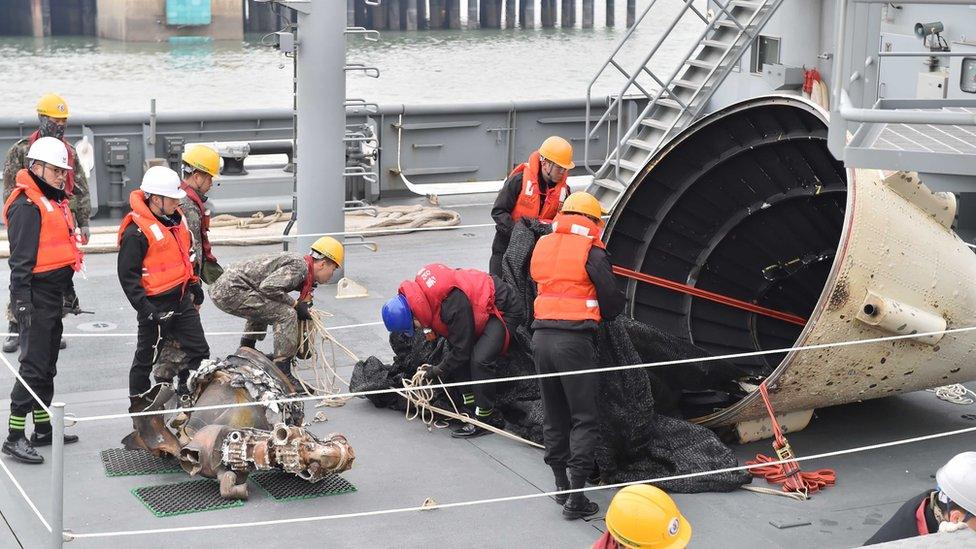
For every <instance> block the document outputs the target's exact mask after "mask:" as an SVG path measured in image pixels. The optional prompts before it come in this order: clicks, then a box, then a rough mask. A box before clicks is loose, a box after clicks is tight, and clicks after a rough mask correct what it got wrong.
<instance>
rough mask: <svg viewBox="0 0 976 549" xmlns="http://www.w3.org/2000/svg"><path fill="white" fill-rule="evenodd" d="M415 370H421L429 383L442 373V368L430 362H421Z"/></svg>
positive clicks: (434, 381)
mask: <svg viewBox="0 0 976 549" xmlns="http://www.w3.org/2000/svg"><path fill="white" fill-rule="evenodd" d="M417 371H419V372H423V374H424V379H426V380H427V381H430V382H431V383H436V382H437V378H438V377H440V376H441V375H443V374H444V370H442V369H441V368H439V367H437V366H431V365H430V364H422V365H421V366H420V368H417Z"/></svg>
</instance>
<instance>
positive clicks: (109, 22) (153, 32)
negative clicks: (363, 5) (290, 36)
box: [34, 0, 345, 42]
mask: <svg viewBox="0 0 976 549" xmlns="http://www.w3.org/2000/svg"><path fill="white" fill-rule="evenodd" d="M34 1H38V2H39V1H41V0H34ZM97 10H98V35H99V36H101V37H102V38H110V39H113V40H126V41H130V42H161V41H165V40H168V39H169V38H172V37H177V36H201V37H209V38H211V39H213V40H241V39H243V38H244V10H243V9H242V4H241V1H240V0H211V2H210V12H211V18H210V23H209V24H205V25H180V24H173V25H171V24H168V23H167V19H166V0H127V1H126V2H118V1H116V0H98V4H97ZM342 21H345V17H343V18H342Z"/></svg>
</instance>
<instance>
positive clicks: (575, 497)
mask: <svg viewBox="0 0 976 549" xmlns="http://www.w3.org/2000/svg"><path fill="white" fill-rule="evenodd" d="M588 476H590V473H589V471H572V474H571V475H570V477H569V488H570V489H571V490H579V489H580V488H582V487H583V486H585V485H586V477H588ZM599 511H600V506H599V505H597V504H596V502H594V501H590V500H589V499H588V498H587V497H586V494H585V493H583V492H573V493H572V494H569V497H568V498H566V504H565V505H563V517H565V518H567V519H569V520H574V519H579V518H586V517H591V516H593V515H595V514H597V512H599Z"/></svg>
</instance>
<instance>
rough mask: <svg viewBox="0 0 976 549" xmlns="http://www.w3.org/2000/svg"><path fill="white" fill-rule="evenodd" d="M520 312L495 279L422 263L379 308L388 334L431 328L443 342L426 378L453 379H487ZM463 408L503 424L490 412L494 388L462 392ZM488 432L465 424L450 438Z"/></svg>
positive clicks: (512, 296)
mask: <svg viewBox="0 0 976 549" xmlns="http://www.w3.org/2000/svg"><path fill="white" fill-rule="evenodd" d="M523 316H524V313H523V312H522V306H521V304H520V303H519V301H518V299H517V298H516V294H515V290H514V289H513V288H512V287H511V286H509V285H508V284H506V283H505V282H503V281H502V280H501V279H500V278H498V277H496V276H493V275H489V274H488V273H485V272H482V271H477V270H474V269H452V268H450V267H447V266H444V265H441V264H438V263H434V264H431V265H426V266H424V267H423V268H422V269H420V271H419V272H418V273H417V276H416V277H415V278H414V279H413V280H405V281H403V283H402V284H400V289H399V293H398V294H397V295H396V297H393V298H392V299H390V300H389V301H387V302H386V304H385V305H384V306H383V322H384V324H385V325H386V327H387V329H388V330H390V331H391V332H397V333H403V334H406V335H409V336H412V335H413V334H414V328H419V329H426V330H431V331H432V332H433V333H434V334H436V335H437V336H440V337H443V338H446V339H447V343H448V347H447V349H446V350H445V351H444V354H443V358H442V359H441V362H440V363H439V364H436V365H433V366H429V367H427V368H425V369H424V371H425V377H428V378H430V379H431V380H432V381H433V382H435V383H436V382H437V379H438V378H442V379H445V380H446V379H450V380H452V381H469V380H471V379H474V380H482V379H490V378H491V377H492V375H493V372H494V368H495V360H496V359H497V358H498V356H499V355H501V354H502V353H504V352H505V351H506V350H507V348H508V345H509V344H510V342H511V335H510V333H511V331H512V330H514V329H515V328H516V327H517V326H518V325H519V323H520V322H521V319H522V318H523ZM462 396H463V398H464V405H465V407H466V408H468V411H469V412H470V411H471V407H474V410H473V411H474V416H475V418H476V419H478V420H479V421H482V422H484V423H487V424H489V425H492V426H495V427H501V426H502V425H504V423H503V422H502V420H501V418H500V417H499V414H497V413H495V412H494V396H495V391H494V385H493V384H490V383H489V384H481V385H475V386H474V387H473V389H472V390H470V391H467V390H466V391H464V392H463V393H462ZM488 432H489V431H487V430H485V429H483V428H481V427H478V426H476V425H472V424H469V423H465V424H464V425H462V426H461V427H459V428H457V429H455V430H454V431H453V432H452V433H451V436H452V437H455V438H466V437H477V436H481V435H483V434H486V433H488Z"/></svg>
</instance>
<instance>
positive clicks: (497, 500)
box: [65, 427, 976, 540]
mask: <svg viewBox="0 0 976 549" xmlns="http://www.w3.org/2000/svg"><path fill="white" fill-rule="evenodd" d="M972 432H976V427H967V428H965V429H956V430H954V431H943V432H940V433H934V434H930V435H921V436H917V437H911V438H905V439H899V440H893V441H889V442H880V443H877V444H868V445H865V446H858V447H855V448H847V449H843V450H834V451H830V452H823V453H820V454H813V455H809V456H805V457H798V458H794V460H795V461H812V460H815V459H824V458H830V457H836V456H844V455H849V454H856V453H859V452H868V451H872V450H880V449H883V448H891V447H894V446H902V445H905V444H914V443H916V442H924V441H927V440H934V439H938V438H946V437H951V436H956V435H962V434H967V433H972ZM786 463H787V461H786V460H780V461H774V462H770V463H764V464H762V466H767V465H784V464H786ZM754 467H757V465H739V466H736V467H725V468H722V469H715V470H712V471H699V472H696V473H684V474H680V475H671V476H666V477H657V478H649V479H644V480H635V481H629V482H618V483H614V484H605V485H601V486H587V487H583V488H577V489H570V490H554V491H551V492H539V493H534V494H522V495H516V496H502V497H497V498H485V499H476V500H468V501H457V502H453V503H436V504H433V505H418V506H411V507H396V508H390V509H378V510H375V511H360V512H355V513H339V514H334V515H316V516H311V517H297V518H286V519H274V520H261V521H252V522H238V523H223V524H209V525H201V526H180V527H174V528H153V529H147V530H120V531H109V532H82V533H75V532H65V538H66V539H68V540H71V539H86V538H87V539H92V538H110V537H121V536H139V535H148V534H172V533H178V532H199V531H203V530H228V529H236V528H248V527H253V526H273V525H276V524H297V523H305V522H320V521H326V520H338V519H346V518H357V517H375V516H381V515H392V514H397V513H409V512H414V511H430V510H432V509H451V508H456V507H470V506H474V505H487V504H493V503H507V502H512V501H523V500H530V499H536V498H543V497H554V496H558V495H564V494H574V493H578V492H582V493H585V492H595V491H598V490H612V489H616V488H624V487H626V486H633V485H637V484H653V483H656V482H668V481H674V480H682V479H689V478H697V477H704V476H708V475H717V474H723V473H732V472H736V471H748V470H749V469H752V468H754Z"/></svg>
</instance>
